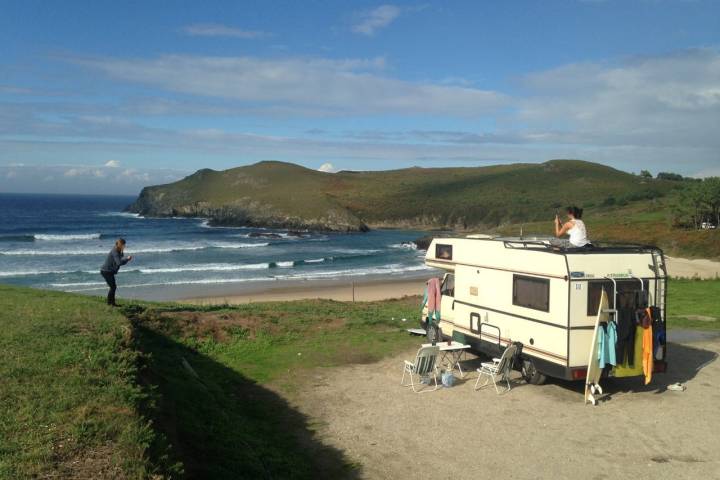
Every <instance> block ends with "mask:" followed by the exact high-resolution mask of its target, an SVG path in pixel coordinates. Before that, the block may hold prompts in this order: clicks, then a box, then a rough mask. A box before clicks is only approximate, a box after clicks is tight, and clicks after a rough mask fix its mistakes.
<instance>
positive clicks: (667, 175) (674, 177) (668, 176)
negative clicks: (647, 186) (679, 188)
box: [657, 172, 683, 182]
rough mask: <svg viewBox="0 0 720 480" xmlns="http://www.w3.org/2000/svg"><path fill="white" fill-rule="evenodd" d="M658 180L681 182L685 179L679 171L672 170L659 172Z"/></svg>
mask: <svg viewBox="0 0 720 480" xmlns="http://www.w3.org/2000/svg"><path fill="white" fill-rule="evenodd" d="M657 179H658V180H670V181H673V182H679V181H681V180H682V179H683V176H682V175H680V174H679V173H671V172H660V173H658V174H657Z"/></svg>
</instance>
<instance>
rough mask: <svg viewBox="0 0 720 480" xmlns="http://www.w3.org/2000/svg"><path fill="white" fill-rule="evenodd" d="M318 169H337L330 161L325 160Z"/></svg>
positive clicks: (328, 171)
mask: <svg viewBox="0 0 720 480" xmlns="http://www.w3.org/2000/svg"><path fill="white" fill-rule="evenodd" d="M318 171H320V172H325V173H335V172H336V171H337V169H336V168H335V167H334V166H333V164H332V163H330V162H325V163H323V164H322V165H320V168H318Z"/></svg>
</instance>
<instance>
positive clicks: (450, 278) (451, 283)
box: [440, 273, 455, 297]
mask: <svg viewBox="0 0 720 480" xmlns="http://www.w3.org/2000/svg"><path fill="white" fill-rule="evenodd" d="M440 294H441V295H445V296H448V297H454V296H455V275H453V274H452V273H449V274H448V275H446V276H445V281H443V284H442V288H441V289H440Z"/></svg>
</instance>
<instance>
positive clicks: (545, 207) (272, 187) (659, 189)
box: [130, 160, 677, 230]
mask: <svg viewBox="0 0 720 480" xmlns="http://www.w3.org/2000/svg"><path fill="white" fill-rule="evenodd" d="M676 184H677V182H670V181H662V180H654V179H648V178H644V177H639V176H635V175H632V174H629V173H625V172H621V171H619V170H615V169H613V168H610V167H606V166H603V165H598V164H594V163H590V162H584V161H580V160H552V161H548V162H545V163H542V164H514V165H499V166H490V167H471V168H408V169H402V170H390V171H377V172H338V173H332V174H331V173H323V172H318V171H315V170H310V169H306V168H303V167H300V166H297V165H292V164H288V163H281V162H261V163H258V164H255V165H250V166H247V167H239V168H234V169H230V170H225V171H223V172H215V171H212V170H200V171H198V172H197V173H195V174H194V175H191V176H189V177H187V178H185V179H183V180H180V181H179V182H176V183H173V184H169V185H161V186H155V187H148V188H145V189H144V190H143V192H142V193H141V195H140V197H139V198H138V200H137V201H136V202H135V203H134V204H133V205H132V206H131V207H130V208H131V210H132V211H136V212H139V213H143V214H148V215H159V216H163V215H190V216H208V217H210V218H211V219H212V220H213V221H214V222H215V223H225V224H226V223H235V224H247V225H261V226H285V227H290V228H293V227H307V228H314V229H323V228H325V229H328V230H357V229H361V228H362V227H363V226H364V225H369V226H371V227H413V228H458V229H467V228H471V227H488V226H497V225H500V224H507V223H513V222H520V221H533V220H540V219H543V218H548V217H550V218H552V215H553V214H554V212H555V211H556V210H557V209H558V208H561V207H562V206H565V205H568V204H573V203H575V204H580V205H583V204H595V205H601V204H604V203H608V202H610V203H613V204H614V203H615V202H634V201H640V200H647V199H652V198H658V197H660V196H662V195H664V194H666V193H667V192H668V191H669V190H670V189H672V188H675V187H676V186H677V185H676Z"/></svg>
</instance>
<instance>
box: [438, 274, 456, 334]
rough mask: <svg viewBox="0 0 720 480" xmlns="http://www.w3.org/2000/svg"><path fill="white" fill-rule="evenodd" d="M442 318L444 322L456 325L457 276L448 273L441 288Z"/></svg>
mask: <svg viewBox="0 0 720 480" xmlns="http://www.w3.org/2000/svg"><path fill="white" fill-rule="evenodd" d="M440 293H441V295H442V297H441V299H440V317H441V318H442V320H443V321H444V322H449V323H455V275H454V274H452V273H446V274H445V276H444V277H443V282H442V286H441V287H440Z"/></svg>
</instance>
